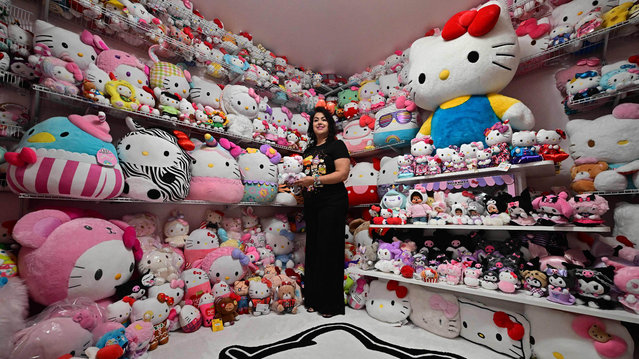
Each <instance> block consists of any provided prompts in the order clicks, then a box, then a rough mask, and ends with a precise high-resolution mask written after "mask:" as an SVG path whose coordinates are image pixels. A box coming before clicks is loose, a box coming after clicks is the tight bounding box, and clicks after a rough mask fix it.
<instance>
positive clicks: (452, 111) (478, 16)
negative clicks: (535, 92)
mask: <svg viewBox="0 0 639 359" xmlns="http://www.w3.org/2000/svg"><path fill="white" fill-rule="evenodd" d="M519 59H520V58H519V45H518V43H517V35H516V34H515V31H514V30H513V27H512V24H511V20H510V16H509V15H508V11H506V10H505V9H503V8H502V7H501V5H500V3H498V2H496V1H491V2H489V3H486V4H484V5H482V6H481V7H480V8H479V9H478V10H469V11H462V12H459V13H457V14H455V15H454V16H453V17H452V18H450V19H449V20H448V22H447V23H446V25H445V26H444V28H443V29H442V32H441V36H429V37H424V38H421V39H419V40H417V41H415V42H414V43H413V45H412V46H411V50H410V62H409V64H410V69H409V72H408V78H409V80H410V81H411V83H410V85H409V86H407V89H409V91H410V93H411V94H412V95H414V98H415V103H416V104H417V106H419V107H421V108H423V109H426V110H429V111H434V112H433V113H432V115H431V116H430V117H429V118H428V119H427V120H426V122H424V124H423V125H422V127H421V129H420V131H419V135H418V136H426V135H430V136H431V137H432V139H433V141H434V145H435V147H436V148H442V147H447V146H449V145H456V146H459V145H461V144H463V143H470V142H476V141H483V131H484V129H486V128H488V127H490V126H491V125H492V124H494V123H495V122H497V121H505V120H510V124H511V126H513V128H515V129H521V130H530V129H532V127H533V126H534V124H535V120H534V117H533V114H532V112H531V111H530V109H529V108H528V107H526V106H525V105H524V104H523V103H521V102H519V101H518V100H516V99H513V98H509V97H506V96H502V95H499V94H498V93H497V92H498V91H501V90H502V89H504V87H506V85H508V83H509V82H510V80H512V78H513V76H514V75H515V72H516V70H517V66H518V64H519Z"/></svg>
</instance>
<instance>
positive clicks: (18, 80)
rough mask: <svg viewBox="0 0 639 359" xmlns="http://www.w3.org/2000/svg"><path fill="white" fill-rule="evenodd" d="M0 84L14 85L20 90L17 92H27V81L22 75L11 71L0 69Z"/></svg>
mask: <svg viewBox="0 0 639 359" xmlns="http://www.w3.org/2000/svg"><path fill="white" fill-rule="evenodd" d="M0 84H1V85H2V86H11V87H16V88H19V89H21V90H19V92H20V93H21V94H22V92H27V91H26V89H28V87H29V81H28V80H27V79H25V78H24V77H22V76H19V75H17V74H14V73H13V72H8V71H2V70H0Z"/></svg>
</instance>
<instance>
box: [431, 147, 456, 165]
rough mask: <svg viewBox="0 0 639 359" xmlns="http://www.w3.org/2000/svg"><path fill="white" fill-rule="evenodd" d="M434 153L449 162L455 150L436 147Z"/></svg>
mask: <svg viewBox="0 0 639 359" xmlns="http://www.w3.org/2000/svg"><path fill="white" fill-rule="evenodd" d="M435 153H436V155H437V157H439V158H440V159H441V160H442V161H444V162H450V161H451V160H452V159H453V156H454V155H456V154H457V151H456V150H455V149H454V148H438V149H437V151H436V152H435Z"/></svg>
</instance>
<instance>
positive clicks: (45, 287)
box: [0, 207, 305, 359]
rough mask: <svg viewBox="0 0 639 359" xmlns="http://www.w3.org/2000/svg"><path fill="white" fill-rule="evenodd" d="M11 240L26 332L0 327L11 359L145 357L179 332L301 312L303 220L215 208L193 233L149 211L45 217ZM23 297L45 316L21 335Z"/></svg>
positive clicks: (17, 226) (5, 266) (10, 275)
mask: <svg viewBox="0 0 639 359" xmlns="http://www.w3.org/2000/svg"><path fill="white" fill-rule="evenodd" d="M7 234H8V236H3V238H2V241H3V244H4V245H5V246H4V247H3V248H5V247H6V248H7V249H3V250H2V253H1V257H0V258H1V259H2V267H1V274H2V281H0V284H1V285H0V298H3V303H5V304H7V303H8V301H9V300H11V304H15V305H17V306H19V307H20V309H21V312H20V317H19V318H20V319H21V321H22V326H20V325H18V324H16V325H15V326H12V327H6V330H7V331H4V329H3V332H4V333H6V334H9V335H8V336H7V337H3V338H2V340H0V342H2V348H3V349H6V350H7V351H6V352H7V353H11V355H10V356H9V357H11V358H15V359H26V358H32V357H39V358H58V357H60V356H61V355H64V354H69V353H70V354H71V356H73V357H79V356H81V355H82V354H86V355H88V356H89V358H107V357H108V358H119V357H126V358H138V357H141V356H142V355H144V353H146V352H147V351H152V350H154V349H156V348H157V347H158V346H159V345H164V344H166V343H168V341H169V335H170V332H172V331H175V330H180V329H181V330H182V331H184V332H187V333H190V332H193V331H196V330H198V329H199V328H200V327H202V326H204V327H213V328H212V329H213V330H214V331H217V330H222V329H223V327H227V326H229V325H233V324H234V322H235V321H236V320H239V319H240V317H239V315H242V314H252V315H255V316H257V315H266V314H269V313H270V312H271V311H273V312H276V313H279V314H285V313H293V314H294V313H296V312H297V308H298V307H299V306H300V305H301V304H302V291H301V283H302V280H301V278H302V276H303V273H304V247H305V234H304V221H303V219H302V218H301V215H296V216H294V217H293V218H291V219H290V220H289V218H288V217H287V216H285V215H275V216H274V217H267V218H259V217H258V216H257V215H256V214H255V213H254V212H253V208H251V207H246V208H244V210H243V211H242V215H241V217H237V218H235V217H230V216H227V215H225V213H223V212H221V211H218V210H207V211H206V214H205V218H204V221H203V222H202V224H201V225H200V226H199V228H196V229H194V230H190V226H189V223H188V222H187V221H185V220H184V216H183V215H182V214H181V213H180V212H178V211H174V212H172V213H171V216H170V217H169V218H168V219H167V221H166V222H165V223H164V225H163V226H162V227H160V226H159V224H158V218H157V216H155V215H154V214H151V213H138V214H131V215H125V216H124V217H123V218H122V219H121V220H106V219H104V218H103V217H102V216H101V215H100V214H98V213H96V212H92V211H83V210H79V209H64V210H58V209H56V210H53V209H44V210H38V211H34V212H31V213H28V214H27V215H25V216H23V217H22V218H20V219H19V220H18V221H17V222H14V223H13V226H12V227H11V230H10V231H7ZM11 236H13V239H14V240H15V242H12V240H11ZM10 248H11V249H10ZM16 254H17V255H16ZM47 268H48V269H47ZM52 268H55V269H53V270H52ZM16 288H17V289H16ZM26 289H28V294H29V297H30V298H31V299H32V300H33V301H35V302H36V303H38V304H41V305H45V306H48V307H47V308H46V309H44V310H43V311H42V312H41V313H40V314H39V315H38V316H37V317H36V318H35V320H34V323H33V325H31V326H29V327H27V328H26V329H22V328H23V327H24V315H25V314H26V313H25V311H24V309H26V307H27V306H28V302H27V299H26V295H15V296H13V295H14V293H11V292H9V291H15V292H16V293H17V294H20V293H23V294H26ZM20 290H22V292H20ZM11 296H13V297H11ZM5 300H7V302H5ZM12 308H13V307H11V306H8V307H7V308H3V309H8V310H12ZM3 313H4V314H3V315H7V316H10V314H9V312H5V311H4V310H3ZM17 314H18V313H15V312H14V313H11V315H17ZM20 329H22V330H20ZM18 330H20V331H18ZM9 332H10V333H9ZM109 353H116V355H114V354H111V355H112V356H107V355H109Z"/></svg>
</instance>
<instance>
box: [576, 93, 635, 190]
mask: <svg viewBox="0 0 639 359" xmlns="http://www.w3.org/2000/svg"><path fill="white" fill-rule="evenodd" d="M637 119H639V104H634V103H625V104H621V105H618V106H617V107H615V109H614V110H613V112H612V114H610V115H605V116H602V117H599V118H597V119H595V120H592V121H591V120H572V121H569V122H568V124H567V125H566V133H567V134H568V137H569V139H570V148H569V149H570V153H571V156H572V158H573V159H574V160H576V161H577V160H582V159H586V158H594V159H596V160H597V161H603V162H605V163H607V164H608V170H605V171H602V172H600V173H599V174H597V176H596V177H595V178H594V187H595V189H596V190H598V191H619V190H624V189H626V188H633V187H639V171H637V165H638V164H639V161H637V160H638V159H639V152H638V150H637V147H636V146H633V145H632V143H633V142H632V141H633V140H632V139H633V138H635V137H637V136H638V135H639V121H637Z"/></svg>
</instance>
